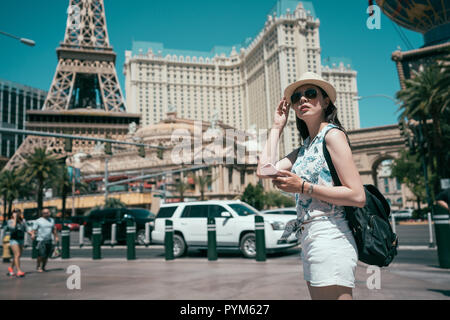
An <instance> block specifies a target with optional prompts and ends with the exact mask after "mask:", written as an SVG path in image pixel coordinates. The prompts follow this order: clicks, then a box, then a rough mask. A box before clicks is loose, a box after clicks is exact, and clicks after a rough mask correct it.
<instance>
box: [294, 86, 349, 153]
mask: <svg viewBox="0 0 450 320" xmlns="http://www.w3.org/2000/svg"><path fill="white" fill-rule="evenodd" d="M318 88H319V89H320V92H321V93H322V96H323V98H324V99H325V98H327V97H328V95H327V93H326V92H325V90H323V89H322V88H320V87H318ZM295 120H296V123H297V129H298V131H299V132H300V136H301V137H302V139H303V141H304V140H305V139H306V138H308V137H309V131H308V126H307V125H306V123H305V121H303V120H302V119H300V118H299V117H297V116H296V117H295ZM325 121H326V122H328V123H332V124H334V125H336V126H338V127H339V128H340V129H341V130H342V131H343V132H344V133H345V136H346V137H347V141H348V142H349V144H350V141H349V139H348V136H347V131H345V129H344V127H343V126H342V124H341V122H340V121H339V119H338V116H337V108H336V106H335V105H334V104H333V102H332V101H331V99H330V103H329V104H328V107H327V109H326V110H325Z"/></svg>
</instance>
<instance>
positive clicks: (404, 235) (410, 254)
mask: <svg viewBox="0 0 450 320" xmlns="http://www.w3.org/2000/svg"><path fill="white" fill-rule="evenodd" d="M396 232H397V234H398V237H399V251H398V255H397V256H396V258H395V260H394V262H396V263H410V264H419V265H425V266H438V258H437V251H436V248H429V244H430V240H429V239H430V235H429V230H428V225H397V226H396ZM433 241H434V242H435V241H436V240H435V237H434V229H433ZM300 250H301V249H300V247H295V248H292V249H289V250H286V251H284V252H280V253H276V254H268V255H267V257H268V258H269V259H300ZM70 255H71V258H91V257H92V247H91V244H90V241H89V239H87V238H85V239H84V246H83V247H82V248H80V247H79V233H78V232H77V231H74V232H72V233H71V249H70ZM126 255H127V249H126V246H124V245H118V246H114V247H111V246H110V245H108V244H106V245H104V246H102V258H119V259H120V258H124V259H126ZM24 257H31V249H30V248H26V249H25V251H24ZM136 257H137V258H138V259H164V247H163V246H161V245H149V246H148V247H145V246H136ZM206 257H207V254H206V252H205V251H199V250H189V251H188V253H187V255H186V258H202V259H205V258H206ZM239 257H242V255H241V253H240V252H239V251H237V250H233V251H229V250H227V251H219V258H223V259H227V258H239Z"/></svg>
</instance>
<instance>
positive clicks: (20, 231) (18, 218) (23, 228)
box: [8, 209, 27, 277]
mask: <svg viewBox="0 0 450 320" xmlns="http://www.w3.org/2000/svg"><path fill="white" fill-rule="evenodd" d="M8 229H9V232H10V240H9V247H10V248H11V251H12V253H13V256H14V258H13V261H12V263H11V267H9V268H8V275H10V276H14V275H15V273H14V267H16V268H17V274H16V275H17V276H18V277H23V276H25V272H23V271H22V270H21V269H20V257H21V255H22V251H23V243H24V239H25V233H26V232H27V225H26V221H25V219H24V217H23V213H22V212H21V211H20V210H19V209H14V210H13V212H12V217H11V219H10V220H8Z"/></svg>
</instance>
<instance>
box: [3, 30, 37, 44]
mask: <svg viewBox="0 0 450 320" xmlns="http://www.w3.org/2000/svg"><path fill="white" fill-rule="evenodd" d="M0 34H3V35H5V36H7V37H10V38H13V39H16V40H19V41H20V42H22V43H23V44H26V45H27V46H30V47H34V46H35V45H36V42H34V41H33V40H30V39H26V38H20V37H17V36H15V35H12V34H10V33H7V32H4V31H1V30H0Z"/></svg>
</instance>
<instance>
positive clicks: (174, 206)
mask: <svg viewBox="0 0 450 320" xmlns="http://www.w3.org/2000/svg"><path fill="white" fill-rule="evenodd" d="M208 214H210V215H211V216H212V217H214V218H215V222H216V240H217V248H218V249H219V248H220V249H240V250H241V252H242V254H243V255H244V256H245V257H247V258H254V257H255V256H256V245H255V215H261V214H260V213H259V211H258V210H256V209H255V208H253V207H252V206H250V205H248V204H247V203H245V202H242V201H239V200H209V201H195V202H179V203H167V204H162V205H161V207H160V209H159V211H158V214H157V215H156V219H155V229H154V230H153V232H152V242H153V243H155V244H164V234H165V223H166V219H170V220H172V222H173V230H174V236H173V237H174V256H175V257H180V256H182V255H183V254H185V253H186V251H187V248H188V247H189V248H195V249H207V248H208V233H207V218H208ZM261 216H262V217H263V218H264V230H265V233H264V234H265V240H266V250H267V251H268V252H273V251H277V250H283V249H287V248H291V247H294V246H296V245H298V243H299V241H298V240H297V238H296V237H295V235H291V236H290V237H289V238H288V239H287V241H280V238H281V235H282V234H283V231H284V227H285V224H286V223H287V222H288V221H289V220H292V219H293V218H292V216H288V215H283V216H282V215H270V214H264V215H261Z"/></svg>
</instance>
